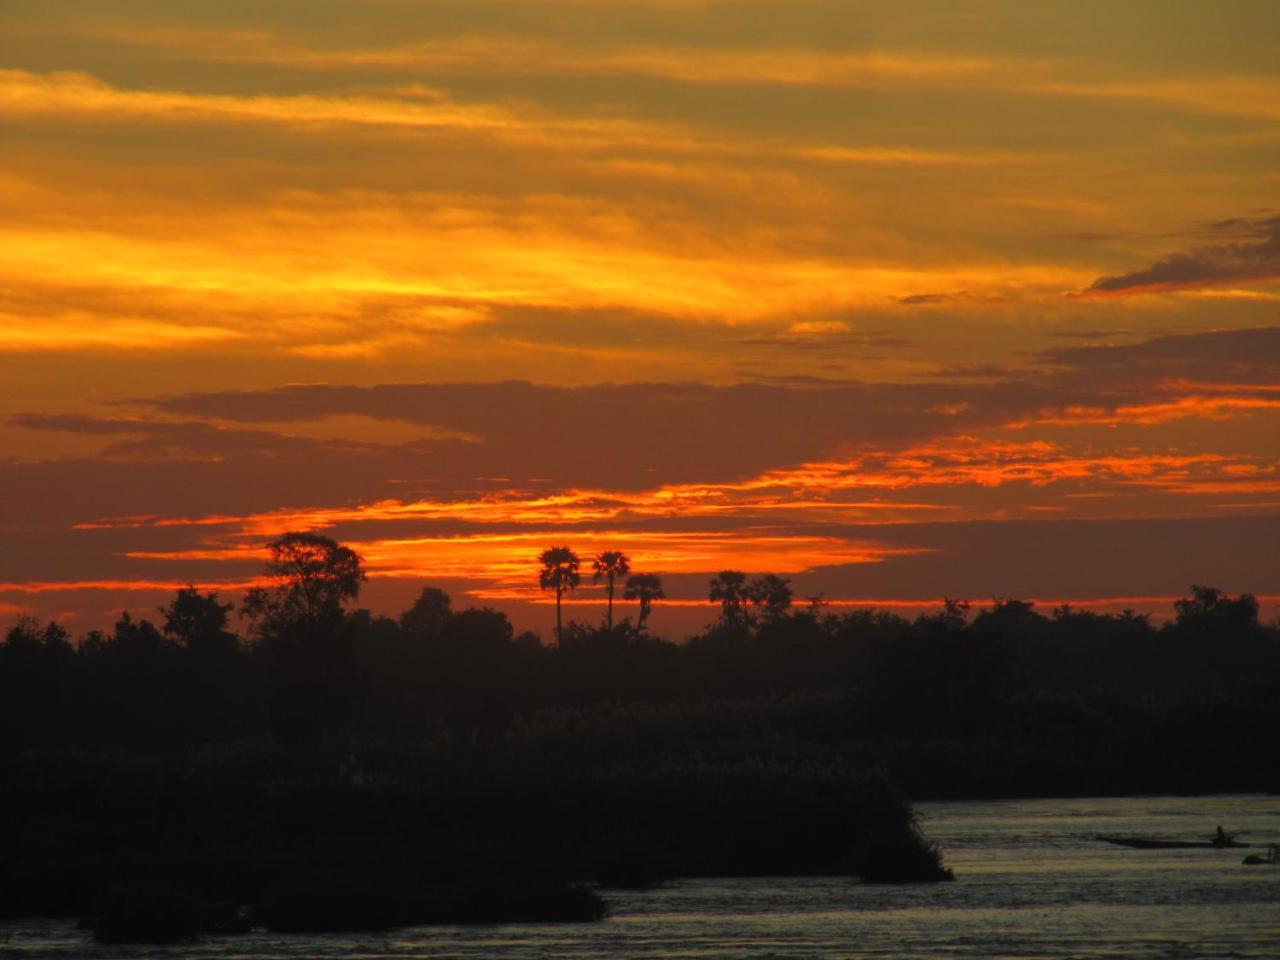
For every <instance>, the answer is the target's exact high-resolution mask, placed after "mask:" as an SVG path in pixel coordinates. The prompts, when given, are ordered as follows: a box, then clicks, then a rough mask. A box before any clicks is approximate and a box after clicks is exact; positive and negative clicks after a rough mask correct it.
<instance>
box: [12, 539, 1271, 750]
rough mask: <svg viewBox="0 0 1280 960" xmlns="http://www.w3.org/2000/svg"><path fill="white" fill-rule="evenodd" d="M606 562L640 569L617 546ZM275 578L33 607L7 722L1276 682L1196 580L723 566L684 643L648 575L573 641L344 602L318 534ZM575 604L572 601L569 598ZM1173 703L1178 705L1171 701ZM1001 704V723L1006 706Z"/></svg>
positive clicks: (1216, 688)
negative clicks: (118, 605)
mask: <svg viewBox="0 0 1280 960" xmlns="http://www.w3.org/2000/svg"><path fill="white" fill-rule="evenodd" d="M539 562H540V565H541V569H540V575H539V579H540V582H541V584H542V585H543V586H544V587H545V588H547V589H550V590H555V591H556V593H557V598H559V596H560V595H561V594H563V593H564V592H567V591H569V590H571V589H573V588H574V587H576V586H577V584H578V582H579V579H578V567H579V560H578V557H577V556H576V554H574V553H573V551H571V550H570V549H569V548H567V547H556V548H552V549H549V550H547V551H545V552H544V553H543V554H542V556H541V557H540V560H539ZM594 568H595V575H596V579H597V581H599V580H601V579H604V580H606V582H607V584H608V587H609V591H610V593H611V594H612V591H613V585H614V582H615V581H617V580H621V579H622V578H623V577H626V576H628V575H629V574H630V573H631V569H630V560H629V558H628V557H627V556H626V555H625V554H623V553H621V552H619V551H606V552H604V553H602V554H600V555H599V556H597V557H596V558H595V560H594ZM267 579H268V582H269V585H268V586H264V587H260V588H257V589H254V590H251V591H250V592H249V593H248V595H247V596H246V598H245V600H244V602H243V605H242V608H241V610H242V613H243V614H244V615H245V617H246V618H247V620H248V623H249V630H248V633H247V636H239V635H237V634H236V633H235V632H233V631H232V629H231V621H230V615H231V613H232V610H233V605H232V604H230V603H226V602H223V601H222V600H221V599H220V598H219V596H218V595H217V594H216V593H204V592H201V591H200V590H198V589H196V588H194V587H188V588H185V589H182V590H179V591H178V593H177V595H176V596H175V597H174V599H173V600H172V601H171V602H170V603H169V604H168V605H167V606H166V607H164V608H162V609H161V610H160V611H159V615H160V616H159V619H158V623H152V622H151V621H150V620H147V619H136V620H135V619H134V618H133V617H132V616H131V615H130V614H128V613H125V614H123V615H122V617H121V619H120V620H119V622H118V623H116V625H115V628H114V630H112V631H110V632H103V631H92V632H90V633H88V634H87V635H85V636H84V637H82V638H81V639H80V642H79V643H77V644H73V643H72V642H71V637H70V636H69V634H68V633H67V631H66V630H65V628H63V627H62V626H61V625H59V624H58V623H54V622H51V623H48V624H45V625H41V624H39V623H37V622H36V621H34V620H32V619H30V618H26V617H23V618H19V620H18V621H17V622H16V623H15V624H14V625H13V626H12V627H11V628H10V629H9V630H8V632H7V635H6V636H5V638H4V643H3V644H0V721H2V725H0V743H3V744H4V746H5V747H6V748H7V749H9V750H30V749H35V748H54V747H66V746H75V747H77V748H95V747H112V748H117V747H119V748H138V749H147V750H157V749H170V748H189V747H193V746H198V745H202V744H207V743H210V742H216V741H240V740H255V739H271V740H274V741H277V742H282V743H305V742H324V741H330V740H349V739H351V738H357V739H359V738H368V737H376V738H380V739H386V740H393V741H394V740H412V739H415V738H420V737H423V736H436V735H438V734H439V732H440V731H441V730H447V731H449V733H450V735H451V736H457V737H462V738H468V737H469V738H471V739H476V740H485V741H497V740H501V739H502V738H504V737H506V736H507V735H508V734H509V732H510V730H511V728H512V724H513V722H514V721H515V720H516V719H517V718H526V719H527V718H528V717H530V716H532V715H534V714H536V713H537V712H538V711H543V710H558V709H566V708H583V707H590V706H593V705H596V704H602V703H687V702H700V701H708V700H720V699H725V700H738V699H742V698H759V697H778V696H791V695H804V694H809V693H819V692H821V693H828V694H829V693H839V694H840V695H841V696H842V697H843V698H845V699H846V700H847V701H848V702H850V703H856V704H857V705H858V707H859V710H860V711H861V713H860V722H861V723H862V725H863V727H862V728H863V729H864V730H865V731H881V730H883V731H885V732H893V733H895V734H897V735H911V736H924V737H927V736H931V735H934V734H937V733H938V732H940V731H943V730H946V731H956V730H980V729H987V728H990V729H991V730H992V732H993V733H995V734H997V735H1000V736H1005V737H1012V736H1014V735H1015V731H1012V730H1009V731H1002V730H1001V729H1000V727H999V725H998V724H999V721H1000V720H1001V719H1002V718H1004V717H1005V716H1006V714H1007V711H1008V710H1010V709H1013V708H1014V707H1015V706H1016V705H1021V704H1026V703H1027V702H1029V701H1048V700H1059V701H1062V702H1077V701H1079V700H1080V699H1081V698H1092V699H1095V700H1103V701H1109V702H1114V703H1116V704H1121V705H1123V704H1130V705H1131V704H1134V703H1138V702H1142V703H1147V704H1156V703H1170V704H1174V703H1183V702H1185V703H1199V702H1201V701H1215V702H1217V701H1220V702H1222V703H1224V704H1227V705H1228V706H1227V707H1226V708H1224V709H1228V710H1235V709H1241V710H1243V709H1255V708H1260V707H1261V706H1262V705H1266V704H1270V703H1273V702H1274V699H1275V697H1276V696H1277V695H1280V625H1277V624H1270V625H1266V624H1263V623H1261V622H1260V621H1259V619H1258V605H1257V601H1256V600H1255V599H1254V598H1253V597H1252V596H1251V595H1249V594H1241V595H1239V596H1231V595H1229V594H1227V593H1224V592H1222V591H1220V590H1217V589H1215V588H1211V587H1201V586H1193V587H1192V589H1191V593H1190V595H1189V596H1188V597H1187V598H1185V599H1183V600H1180V601H1178V602H1177V604H1176V617H1175V618H1174V619H1173V620H1172V621H1171V622H1169V623H1167V624H1164V625H1162V626H1158V627H1157V626H1155V625H1153V624H1152V623H1151V622H1150V620H1149V618H1148V617H1147V616H1145V615H1140V614H1135V613H1133V612H1132V611H1125V612H1123V613H1120V614H1100V613H1092V612H1089V611H1084V610H1077V609H1072V608H1070V607H1068V606H1065V605H1064V606H1062V607H1059V608H1057V609H1054V610H1052V611H1051V612H1050V614H1049V615H1048V616H1046V615H1044V614H1042V613H1041V612H1040V611H1039V610H1037V609H1035V607H1034V606H1033V605H1032V604H1030V603H1026V602H1024V601H1020V600H1012V599H1011V600H1002V599H997V600H995V601H994V602H993V603H992V604H991V605H990V606H989V607H985V608H982V609H980V610H977V611H976V612H975V611H973V610H972V609H971V608H970V606H969V604H968V603H965V602H963V601H956V600H952V599H946V600H944V602H943V604H942V606H941V609H940V610H939V611H938V612H937V613H931V614H925V615H921V616H919V617H916V618H914V619H908V618H905V617H902V616H900V615H898V614H895V613H892V612H888V611H880V610H869V609H868V610H857V611H855V612H851V613H843V614H839V613H835V612H833V611H832V610H831V609H830V608H829V607H827V606H824V605H823V603H822V601H821V599H820V598H813V599H812V600H811V601H809V602H808V603H806V604H804V605H803V606H801V607H797V606H796V605H794V604H793V593H792V590H791V587H790V583H789V581H788V580H786V579H785V578H782V577H778V576H774V575H772V574H768V575H764V576H759V577H754V578H751V577H748V576H747V575H746V574H743V573H741V572H737V571H732V570H728V571H723V572H721V573H720V574H718V575H717V576H716V577H715V578H714V579H712V580H711V582H710V584H709V588H708V598H709V600H710V601H711V602H713V603H718V604H719V616H718V618H717V619H716V620H715V622H714V623H712V624H711V625H710V626H708V628H707V629H706V630H704V631H703V632H702V633H700V634H697V635H695V636H692V637H690V638H688V639H687V640H686V641H684V642H683V643H671V642H668V641H665V640H662V639H659V638H657V637H654V636H653V635H651V634H650V633H649V632H648V631H647V629H646V623H645V621H646V620H647V618H648V612H649V610H650V609H651V607H652V603H653V601H654V600H655V599H658V598H661V596H662V585H661V581H660V580H659V579H658V578H657V577H654V576H652V575H643V574H641V575H632V576H630V579H629V580H627V581H626V590H627V591H629V592H630V594H631V595H632V596H635V597H637V598H639V599H640V600H641V602H642V607H641V616H640V618H639V619H638V621H637V622H635V623H633V622H632V621H631V619H630V618H625V619H623V620H622V621H620V622H614V617H613V609H612V603H610V604H609V608H608V612H607V614H606V619H605V621H604V623H602V624H600V625H590V624H584V623H578V622H569V623H567V624H564V623H562V622H558V623H557V633H558V642H557V643H555V644H553V645H549V646H548V645H545V644H543V643H542V642H541V640H540V639H539V638H538V637H537V636H536V635H535V634H532V633H529V632H525V633H522V634H520V635H518V636H517V635H516V634H515V632H514V630H513V628H512V625H511V622H510V620H509V619H508V618H507V616H506V615H505V614H503V613H501V612H498V611H496V610H492V609H487V608H471V609H465V610H455V609H454V608H453V605H452V602H451V600H450V598H449V596H448V595H447V594H445V593H444V592H443V591H441V590H439V589H436V588H434V587H425V588H424V589H423V590H422V592H421V594H420V596H419V597H418V599H417V600H416V601H415V603H414V604H413V605H412V606H411V607H410V608H409V609H408V610H406V611H404V613H403V614H401V616H400V617H399V618H398V619H392V618H389V617H385V616H378V615H375V614H373V613H371V612H370V611H368V610H364V609H355V610H348V609H347V608H348V606H349V604H350V603H351V601H353V600H355V599H356V598H357V597H358V594H359V590H360V585H361V583H362V582H363V580H364V574H363V572H362V570H361V565H360V560H359V557H357V556H356V554H355V553H354V552H352V551H351V550H349V549H348V548H346V547H342V546H340V545H339V544H336V543H334V542H333V541H331V540H328V539H326V538H324V537H320V536H316V535H314V534H304V533H291V534H287V535H285V536H283V537H282V538H280V539H279V540H277V541H276V542H275V543H273V544H272V545H271V559H270V561H269V562H268V564H267ZM558 621H559V617H558ZM1171 709H1172V708H1171ZM993 725H994V726H993Z"/></svg>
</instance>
